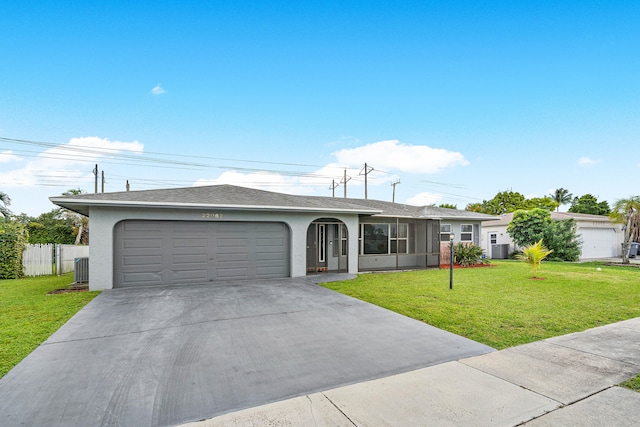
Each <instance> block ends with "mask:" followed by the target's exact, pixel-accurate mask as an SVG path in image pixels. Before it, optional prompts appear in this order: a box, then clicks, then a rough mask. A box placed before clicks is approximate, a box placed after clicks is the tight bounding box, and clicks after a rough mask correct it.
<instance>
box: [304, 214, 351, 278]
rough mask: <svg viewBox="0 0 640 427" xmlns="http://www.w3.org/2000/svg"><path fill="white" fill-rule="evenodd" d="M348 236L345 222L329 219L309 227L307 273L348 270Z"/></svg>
mask: <svg viewBox="0 0 640 427" xmlns="http://www.w3.org/2000/svg"><path fill="white" fill-rule="evenodd" d="M347 242H348V236H347V229H346V227H345V225H344V223H342V222H340V221H338V220H334V219H327V220H323V221H322V222H320V221H318V222H314V223H312V224H311V225H309V228H308V229H307V273H311V274H314V273H319V272H325V271H333V272H342V271H347V270H348V265H349V263H348V258H349V257H348V248H347Z"/></svg>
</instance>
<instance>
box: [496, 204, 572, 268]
mask: <svg viewBox="0 0 640 427" xmlns="http://www.w3.org/2000/svg"><path fill="white" fill-rule="evenodd" d="M507 233H509V235H510V236H511V238H512V239H513V241H514V242H515V243H516V245H518V246H520V247H524V246H528V245H532V244H534V243H535V242H537V241H542V242H543V244H544V246H545V247H547V248H549V249H551V250H552V251H553V256H551V257H550V258H549V259H550V260H555V261H577V260H578V259H579V258H580V253H581V250H580V246H581V244H582V241H581V240H580V238H579V237H578V234H577V225H576V222H575V221H574V220H573V219H566V220H562V221H553V220H552V219H551V213H550V212H549V211H548V210H546V209H531V210H529V211H524V210H521V211H516V212H515V213H514V214H513V219H512V220H511V222H510V223H509V225H508V226H507Z"/></svg>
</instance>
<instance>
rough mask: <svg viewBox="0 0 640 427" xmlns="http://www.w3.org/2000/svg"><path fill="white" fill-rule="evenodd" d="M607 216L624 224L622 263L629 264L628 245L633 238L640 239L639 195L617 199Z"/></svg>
mask: <svg viewBox="0 0 640 427" xmlns="http://www.w3.org/2000/svg"><path fill="white" fill-rule="evenodd" d="M609 218H611V220H613V221H614V222H617V223H620V224H624V227H623V230H624V239H623V243H622V263H623V264H629V246H630V245H631V242H632V241H633V240H634V239H635V240H636V241H637V240H640V196H631V197H629V198H628V199H620V200H618V201H617V202H616V204H615V205H613V209H612V210H611V214H609Z"/></svg>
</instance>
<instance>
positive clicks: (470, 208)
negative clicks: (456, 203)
mask: <svg viewBox="0 0 640 427" xmlns="http://www.w3.org/2000/svg"><path fill="white" fill-rule="evenodd" d="M464 210H465V211H467V212H482V203H478V202H476V203H469V204H467V206H465V208H464Z"/></svg>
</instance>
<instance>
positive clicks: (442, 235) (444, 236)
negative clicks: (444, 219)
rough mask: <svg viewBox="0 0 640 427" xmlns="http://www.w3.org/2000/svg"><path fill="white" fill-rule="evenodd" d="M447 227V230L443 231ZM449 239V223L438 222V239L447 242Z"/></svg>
mask: <svg viewBox="0 0 640 427" xmlns="http://www.w3.org/2000/svg"><path fill="white" fill-rule="evenodd" d="M445 227H446V228H448V231H443V230H444V229H445ZM450 239H451V224H440V241H441V242H448V241H449V240H450Z"/></svg>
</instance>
